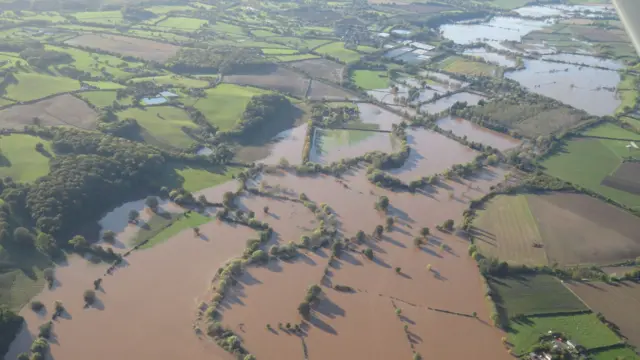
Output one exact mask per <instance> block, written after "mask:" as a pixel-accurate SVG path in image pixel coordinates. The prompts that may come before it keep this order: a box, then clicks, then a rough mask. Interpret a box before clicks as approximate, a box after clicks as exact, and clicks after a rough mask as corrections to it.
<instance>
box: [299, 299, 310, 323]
mask: <svg viewBox="0 0 640 360" xmlns="http://www.w3.org/2000/svg"><path fill="white" fill-rule="evenodd" d="M298 312H299V313H300V315H301V316H302V317H303V318H305V319H309V316H310V315H311V305H309V303H307V302H302V303H300V305H298Z"/></svg>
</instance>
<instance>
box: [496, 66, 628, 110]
mask: <svg viewBox="0 0 640 360" xmlns="http://www.w3.org/2000/svg"><path fill="white" fill-rule="evenodd" d="M505 76H506V77H508V78H510V79H512V80H515V81H518V82H519V83H520V84H522V85H523V86H524V87H526V88H527V89H529V90H531V91H533V92H536V93H538V94H542V95H545V96H548V97H550V98H553V99H556V100H558V101H561V102H563V103H565V104H568V105H571V106H573V107H575V108H578V109H582V110H585V111H587V112H588V113H591V114H593V115H598V116H602V115H611V114H613V113H614V112H615V111H616V109H617V108H618V107H619V106H620V104H621V100H620V99H619V98H618V95H617V94H616V87H617V85H618V83H619V82H620V75H619V74H618V73H617V72H615V71H611V70H603V69H597V68H593V67H585V66H579V65H572V64H563V63H553V62H548V61H542V60H525V69H523V70H519V71H513V72H509V73H506V74H505Z"/></svg>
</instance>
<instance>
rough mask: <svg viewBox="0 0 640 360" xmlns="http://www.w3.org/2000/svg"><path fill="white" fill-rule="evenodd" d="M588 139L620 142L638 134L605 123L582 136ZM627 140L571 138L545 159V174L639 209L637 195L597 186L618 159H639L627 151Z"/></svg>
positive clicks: (639, 198) (636, 153)
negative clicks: (554, 153) (624, 157)
mask: <svg viewBox="0 0 640 360" xmlns="http://www.w3.org/2000/svg"><path fill="white" fill-rule="evenodd" d="M584 134H585V135H589V136H604V137H613V138H621V139H638V140H640V135H637V134H635V133H633V132H630V131H627V130H624V129H622V128H620V127H618V126H615V125H613V124H610V123H607V124H604V125H601V126H598V127H596V128H593V129H591V130H589V131H587V132H585V133H584ZM628 144H629V141H625V140H604V139H575V140H571V141H568V142H567V143H566V144H565V146H564V148H563V149H562V150H561V151H560V152H559V153H558V154H556V155H554V156H551V157H549V158H547V159H545V160H544V161H543V162H542V165H543V166H544V167H545V168H546V171H547V172H548V173H549V174H551V175H553V176H557V177H559V178H561V179H563V180H565V181H570V182H572V183H575V184H578V185H580V186H584V187H585V188H587V189H590V190H593V191H595V192H598V193H600V194H602V195H604V196H607V197H609V198H611V199H613V200H615V201H617V202H619V203H622V204H624V205H627V206H630V207H633V208H638V207H640V196H638V195H633V194H630V193H627V192H624V191H621V190H617V189H614V188H610V187H608V186H603V185H600V183H601V181H602V180H603V179H604V178H605V177H606V176H608V175H611V174H612V173H613V172H614V171H615V170H616V169H617V168H618V166H619V165H620V164H621V163H622V156H634V157H640V153H638V152H630V151H629V149H627V148H626V146H627V145H628Z"/></svg>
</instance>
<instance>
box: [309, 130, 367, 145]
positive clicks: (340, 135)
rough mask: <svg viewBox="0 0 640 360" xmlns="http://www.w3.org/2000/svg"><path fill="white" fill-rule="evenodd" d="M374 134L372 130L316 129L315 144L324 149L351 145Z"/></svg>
mask: <svg viewBox="0 0 640 360" xmlns="http://www.w3.org/2000/svg"><path fill="white" fill-rule="evenodd" d="M375 134H376V133H375V132H372V131H359V130H333V129H318V130H317V132H316V136H317V141H316V145H318V146H320V147H321V148H322V149H325V150H328V149H331V148H333V147H338V146H344V145H350V146H352V145H356V144H357V143H359V142H361V141H363V140H366V139H368V138H370V137H372V136H374V135H375Z"/></svg>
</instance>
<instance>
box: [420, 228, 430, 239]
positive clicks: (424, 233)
mask: <svg viewBox="0 0 640 360" xmlns="http://www.w3.org/2000/svg"><path fill="white" fill-rule="evenodd" d="M420 235H421V236H422V237H423V238H425V239H426V238H427V236H429V228H428V227H423V228H422V229H420Z"/></svg>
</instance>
